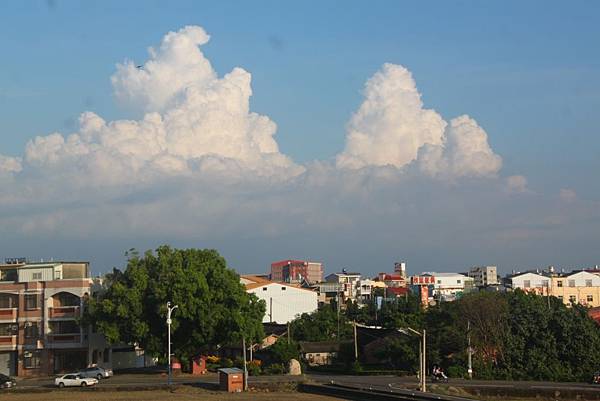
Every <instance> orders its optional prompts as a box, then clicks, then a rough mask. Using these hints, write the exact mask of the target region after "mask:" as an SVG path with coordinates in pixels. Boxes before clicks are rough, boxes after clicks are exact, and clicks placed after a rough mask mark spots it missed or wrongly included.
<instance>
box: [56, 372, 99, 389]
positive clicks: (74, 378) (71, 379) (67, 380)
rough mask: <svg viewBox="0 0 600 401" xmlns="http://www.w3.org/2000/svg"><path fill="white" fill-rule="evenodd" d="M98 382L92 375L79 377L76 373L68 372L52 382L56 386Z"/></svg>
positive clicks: (75, 385)
mask: <svg viewBox="0 0 600 401" xmlns="http://www.w3.org/2000/svg"><path fill="white" fill-rule="evenodd" d="M97 383H98V379H95V378H93V377H81V376H80V375H78V374H77V373H69V374H66V375H64V376H61V377H57V378H56V379H54V384H55V385H56V386H58V387H61V388H62V387H86V386H94V385H96V384H97Z"/></svg>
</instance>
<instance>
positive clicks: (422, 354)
mask: <svg viewBox="0 0 600 401" xmlns="http://www.w3.org/2000/svg"><path fill="white" fill-rule="evenodd" d="M397 330H398V332H400V333H402V334H406V335H409V332H411V333H413V334H416V335H417V336H419V337H420V338H421V341H420V344H419V365H420V366H419V372H420V373H419V374H420V376H419V378H420V381H421V383H420V386H421V391H422V392H426V391H427V384H426V383H427V380H426V379H427V378H426V375H427V356H426V353H427V337H426V334H425V329H423V332H422V333H419V332H418V331H417V330H415V329H413V328H411V327H406V328H401V329H397Z"/></svg>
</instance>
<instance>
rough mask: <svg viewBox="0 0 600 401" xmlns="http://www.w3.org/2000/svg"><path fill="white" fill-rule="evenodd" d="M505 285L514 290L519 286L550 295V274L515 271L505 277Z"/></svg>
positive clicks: (519, 287)
mask: <svg viewBox="0 0 600 401" xmlns="http://www.w3.org/2000/svg"><path fill="white" fill-rule="evenodd" d="M505 285H506V287H508V288H511V289H513V290H515V289H517V288H518V289H521V290H523V291H525V292H532V293H534V294H538V295H549V293H550V276H549V275H545V274H540V273H539V272H537V271H535V272H524V273H515V274H514V275H511V276H508V277H507V278H506V279H505Z"/></svg>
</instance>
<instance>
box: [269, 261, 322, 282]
mask: <svg viewBox="0 0 600 401" xmlns="http://www.w3.org/2000/svg"><path fill="white" fill-rule="evenodd" d="M271 281H274V282H276V283H301V282H302V281H306V282H308V283H309V284H315V283H320V282H321V281H323V264H322V263H321V262H308V261H305V260H292V259H287V260H280V261H278V262H273V263H271Z"/></svg>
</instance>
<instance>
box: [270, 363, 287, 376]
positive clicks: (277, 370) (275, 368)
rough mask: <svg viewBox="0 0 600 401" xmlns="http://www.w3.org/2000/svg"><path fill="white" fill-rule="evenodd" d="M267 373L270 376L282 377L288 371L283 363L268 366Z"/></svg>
mask: <svg viewBox="0 0 600 401" xmlns="http://www.w3.org/2000/svg"><path fill="white" fill-rule="evenodd" d="M265 373H266V374H268V375H282V374H284V373H286V369H285V367H284V366H283V365H282V364H281V363H273V364H271V365H269V366H267V368H266V369H265Z"/></svg>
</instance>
